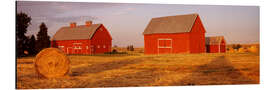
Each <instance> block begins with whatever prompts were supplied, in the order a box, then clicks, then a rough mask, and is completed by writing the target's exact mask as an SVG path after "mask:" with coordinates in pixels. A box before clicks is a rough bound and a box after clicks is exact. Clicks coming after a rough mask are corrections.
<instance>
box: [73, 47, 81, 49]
mask: <svg viewBox="0 0 270 90" xmlns="http://www.w3.org/2000/svg"><path fill="white" fill-rule="evenodd" d="M74 49H82V48H81V46H75V47H74Z"/></svg>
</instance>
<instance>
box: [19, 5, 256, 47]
mask: <svg viewBox="0 0 270 90" xmlns="http://www.w3.org/2000/svg"><path fill="white" fill-rule="evenodd" d="M16 9H17V13H19V12H24V13H26V14H28V15H29V16H31V18H32V21H31V25H30V26H29V27H28V31H27V34H26V35H28V36H30V35H36V34H37V33H38V31H39V25H40V24H41V23H42V22H44V23H45V24H46V25H47V27H48V34H49V36H51V37H52V36H53V35H54V34H55V33H56V32H57V30H58V29H60V28H61V27H64V26H69V24H70V22H76V23H77V25H84V23H85V21H89V20H92V21H93V23H94V24H97V23H102V24H103V25H104V26H105V27H106V28H107V29H108V31H109V32H110V34H111V36H112V38H113V40H112V44H113V45H117V46H120V47H126V46H127V45H134V46H135V47H143V46H144V38H143V34H142V33H143V31H144V29H145V28H146V26H147V25H148V23H149V22H150V20H151V19H152V18H155V17H163V16H174V15H183V14H191V13H198V14H199V16H200V18H201V21H202V23H203V25H204V28H205V30H206V34H205V35H206V36H220V35H222V36H224V37H225V39H226V41H227V44H234V43H241V44H246V43H259V40H260V38H259V35H260V24H259V22H260V21H259V20H260V17H259V16H260V10H259V7H258V6H228V5H227V6H221V5H183V4H135V3H94V2H41V1H36V2H35V1H17V8H16Z"/></svg>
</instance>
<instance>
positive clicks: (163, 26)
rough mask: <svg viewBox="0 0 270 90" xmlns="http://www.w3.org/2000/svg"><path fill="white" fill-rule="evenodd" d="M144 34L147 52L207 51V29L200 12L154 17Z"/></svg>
mask: <svg viewBox="0 0 270 90" xmlns="http://www.w3.org/2000/svg"><path fill="white" fill-rule="evenodd" d="M143 35H144V49H145V51H144V53H145V54H165V53H204V52H205V29H204V26H203V24H202V22H201V19H200V17H199V15H198V14H187V15H177V16H167V17H158V18H152V20H151V21H150V23H149V24H148V26H147V27H146V29H145V31H144V32H143Z"/></svg>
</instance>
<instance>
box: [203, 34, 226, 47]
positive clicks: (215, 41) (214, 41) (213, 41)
mask: <svg viewBox="0 0 270 90" xmlns="http://www.w3.org/2000/svg"><path fill="white" fill-rule="evenodd" d="M222 40H224V37H223V36H214V37H205V44H206V45H219V44H220V43H221V41H222Z"/></svg>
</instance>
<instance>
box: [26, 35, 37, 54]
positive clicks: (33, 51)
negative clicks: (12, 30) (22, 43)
mask: <svg viewBox="0 0 270 90" xmlns="http://www.w3.org/2000/svg"><path fill="white" fill-rule="evenodd" d="M27 46H28V50H27V51H28V52H29V55H35V54H36V53H37V51H36V48H35V47H36V38H35V36H34V35H32V36H31V38H30V39H28V44H27Z"/></svg>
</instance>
